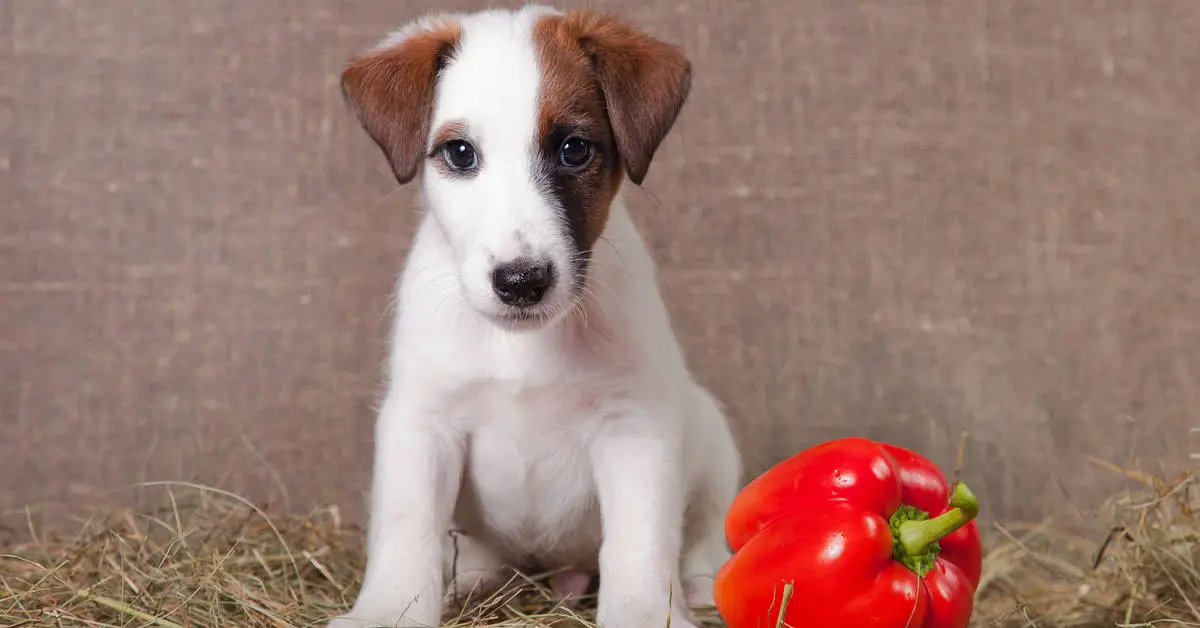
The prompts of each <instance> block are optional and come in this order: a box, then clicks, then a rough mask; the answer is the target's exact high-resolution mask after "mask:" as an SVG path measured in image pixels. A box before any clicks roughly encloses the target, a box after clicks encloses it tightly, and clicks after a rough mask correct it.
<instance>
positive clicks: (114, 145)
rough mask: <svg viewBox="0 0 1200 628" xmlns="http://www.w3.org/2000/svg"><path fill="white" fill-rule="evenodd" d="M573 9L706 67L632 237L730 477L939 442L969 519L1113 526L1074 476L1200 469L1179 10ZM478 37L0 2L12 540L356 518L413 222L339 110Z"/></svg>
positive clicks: (207, 6)
mask: <svg viewBox="0 0 1200 628" xmlns="http://www.w3.org/2000/svg"><path fill="white" fill-rule="evenodd" d="M499 4H501V5H508V6H514V5H515V3H514V2H501V3H499ZM564 6H569V5H564ZM592 6H593V7H595V8H602V9H608V10H613V11H616V12H618V13H621V14H623V15H624V16H626V17H628V18H630V19H632V20H634V21H636V22H637V23H639V24H640V25H642V26H643V27H644V28H646V29H647V30H648V31H650V32H652V33H654V34H656V35H659V36H661V37H663V38H665V39H669V40H672V41H676V42H679V43H680V44H682V45H683V46H685V48H686V49H687V52H688V54H689V55H690V56H691V58H692V60H693V62H694V64H695V73H696V74H695V83H694V88H693V92H692V98H691V100H690V101H689V103H688V105H687V107H686V108H685V110H684V113H683V115H682V116H681V118H680V121H679V123H678V125H677V126H676V127H675V130H674V131H673V133H672V135H671V136H670V137H669V139H668V140H667V142H666V144H665V145H664V147H663V149H662V150H661V152H660V153H659V156H658V158H657V160H656V161H655V163H654V164H653V166H652V167H651V171H650V176H649V178H648V179H647V181H646V186H645V189H644V190H643V191H637V190H634V191H633V193H632V194H631V199H632V201H633V209H634V212H635V214H636V217H637V220H638V221H639V223H640V224H641V225H642V226H643V228H644V235H645V237H646V239H647V240H648V242H649V243H650V244H651V246H652V247H653V252H654V254H655V255H656V257H657V259H658V261H659V263H660V266H661V269H660V270H661V281H662V284H663V289H664V291H665V294H666V296H667V298H668V301H669V305H670V307H671V310H672V312H673V313H674V315H675V317H676V322H677V328H678V331H679V334H680V335H681V337H682V340H683V342H684V344H685V345H686V348H687V350H688V352H689V356H690V359H691V362H692V364H693V366H694V370H695V372H696V373H697V377H698V378H699V379H701V380H702V381H703V382H705V383H706V384H708V385H710V386H711V387H712V388H713V389H714V390H715V391H716V393H717V394H718V395H719V396H720V397H721V398H722V399H723V400H724V401H725V403H726V404H727V405H728V406H729V409H730V411H731V413H732V414H733V415H734V417H735V418H736V422H737V425H738V428H737V432H738V437H739V440H740V442H741V444H742V447H743V449H744V451H745V455H746V458H747V462H748V465H749V468H748V471H749V473H751V474H754V473H758V472H761V471H762V470H763V469H764V468H765V467H766V466H767V465H768V464H770V463H772V462H774V461H777V460H779V459H780V458H782V457H784V456H787V455H789V454H791V453H794V452H795V451H798V450H799V449H801V448H803V447H806V446H809V445H811V444H814V443H815V442H817V441H820V440H824V439H829V438H833V437H838V436H843V435H851V434H858V435H865V436H871V437H875V438H880V439H887V440H891V441H893V442H896V443H898V444H902V445H907V446H912V447H916V448H918V449H920V450H921V451H922V452H924V453H927V454H929V455H930V456H931V457H933V458H934V459H935V460H936V461H938V462H939V463H942V464H944V465H946V467H947V468H948V469H949V468H950V467H952V466H953V464H954V458H955V453H956V451H957V448H958V443H959V439H960V435H961V433H962V432H963V431H964V430H965V431H968V432H969V438H968V446H967V450H966V451H967V458H966V461H967V466H966V470H965V473H966V476H965V477H967V478H969V479H971V480H972V481H973V483H974V486H975V488H976V489H977V492H978V493H979V495H980V497H981V499H982V500H983V503H984V504H985V505H986V506H987V509H988V512H987V514H988V515H989V516H993V517H1002V518H1005V519H1035V520H1040V519H1042V518H1043V516H1045V515H1047V514H1056V515H1060V516H1064V517H1077V516H1078V515H1079V514H1081V513H1083V514H1084V515H1086V513H1087V511H1088V508H1090V507H1091V506H1093V505H1095V504H1097V503H1098V501H1099V500H1100V499H1102V498H1103V497H1104V496H1106V495H1107V494H1108V492H1109V491H1111V490H1113V489H1115V488H1119V486H1120V481H1119V480H1118V479H1117V478H1116V477H1115V476H1113V475H1112V474H1110V473H1109V472H1106V471H1102V470H1099V469H1097V468H1096V467H1094V466H1090V465H1088V464H1087V463H1086V462H1085V456H1088V455H1093V456H1098V457H1102V458H1107V459H1111V460H1113V461H1115V462H1119V463H1128V464H1133V463H1138V464H1141V465H1143V466H1144V467H1147V468H1148V469H1149V470H1155V469H1157V467H1158V464H1159V460H1163V461H1165V462H1164V464H1165V465H1167V469H1168V470H1172V469H1176V470H1177V469H1178V467H1177V466H1175V467H1172V466H1170V465H1178V464H1180V463H1182V461H1184V460H1185V459H1186V457H1187V453H1188V449H1189V445H1190V444H1195V443H1196V442H1197V441H1200V439H1193V440H1192V442H1191V443H1189V437H1188V429H1189V428H1190V427H1193V426H1200V421H1198V420H1197V419H1196V417H1195V411H1196V408H1197V407H1198V406H1197V398H1196V395H1197V391H1196V385H1197V384H1196V377H1197V375H1198V374H1200V326H1198V325H1200V324H1198V323H1197V319H1196V312H1198V311H1200V283H1198V281H1197V274H1196V273H1197V268H1200V213H1198V209H1200V122H1198V121H1197V117H1196V114H1195V111H1196V109H1195V107H1196V103H1197V102H1200V38H1197V36H1196V34H1197V33H1200V3H1192V2H1171V3H1132V2H1120V1H1117V0H1113V1H1109V2H1099V1H1092V2H1083V1H1074V0H1070V1H1067V0H1064V1H1060V2H1045V1H1040V0H1028V1H1025V2H1014V1H993V0H958V1H955V2H948V1H947V2H935V1H930V2H896V1H873V2H855V3H832V2H808V1H801V2H797V1H792V0H773V1H765V0H763V1H743V0H739V1H738V2H728V1H724V0H710V1H707V2H700V1H697V2H691V3H687V2H674V3H650V2H644V1H641V2H634V1H632V0H628V1H627V0H619V1H613V2H604V3H600V2H594V3H592ZM475 7H476V5H475V4H473V3H468V2H464V1H461V0H454V1H445V0H439V1H438V2H433V1H430V0H423V1H413V2H396V1H394V0H389V1H384V0H368V1H354V2H351V1H349V0H342V1H332V0H328V1H318V0H257V1H255V2H241V1H234V0H189V1H184V0H173V1H172V2H156V1H152V0H88V1H83V0H79V1H77V2H66V1H49V0H0V55H2V56H0V74H2V75H3V76H4V78H3V79H2V80H0V130H2V131H3V137H4V138H5V141H4V145H5V146H4V148H3V149H0V150H3V153H0V159H2V161H0V186H2V187H0V200H2V202H3V203H4V207H3V211H2V212H0V478H4V480H3V481H2V482H0V508H12V507H18V506H20V505H21V504H25V503H28V502H42V501H47V500H49V501H55V500H61V499H66V498H77V497H79V496H82V495H87V494H90V493H92V492H94V491H96V490H100V489H109V488H113V487H119V486H124V485H126V484H129V483H132V482H135V481H137V480H139V479H150V480H157V479H193V480H197V481H201V482H205V483H209V484H217V485H219V486H221V487H224V488H227V489H230V490H234V491H239V492H245V493H247V494H249V495H250V496H252V497H255V498H260V499H268V498H269V499H272V500H276V501H279V500H284V501H285V503H286V505H287V506H290V507H292V508H301V507H305V506H308V505H311V504H323V503H336V504H340V505H341V506H343V508H344V509H345V510H346V512H347V514H348V515H350V516H351V517H354V516H357V515H359V514H361V506H362V503H363V499H362V498H363V492H364V490H365V489H366V486H367V481H368V478H369V475H368V474H369V468H370V461H371V453H372V451H371V442H372V438H371V431H372V421H373V418H374V416H373V408H374V407H375V405H376V403H377V401H378V397H379V393H380V390H379V386H378V384H379V378H380V370H379V367H380V365H381V362H382V360H383V358H384V355H385V349H386V345H385V342H386V333H387V325H388V318H387V317H388V314H389V312H388V305H389V301H390V296H391V290H392V282H393V280H394V277H395V276H396V273H397V272H398V270H399V267H400V264H401V263H402V261H403V258H404V254H405V252H406V247H407V245H408V238H409V236H410V235H411V233H412V229H413V227H414V224H415V218H416V214H415V211H414V199H415V192H416V189H415V187H413V188H410V187H405V188H402V189H399V190H397V187H396V185H395V182H394V180H393V179H391V177H390V175H389V174H388V172H387V170H386V166H385V164H384V161H383V158H382V156H381V155H380V154H379V153H378V150H377V149H376V147H375V146H374V145H373V144H372V143H371V142H370V140H369V138H368V137H367V136H366V135H365V133H363V132H362V131H361V129H360V128H359V127H358V125H357V122H356V121H355V120H354V119H353V116H352V115H351V114H350V113H349V111H348V110H347V108H346V107H345V106H344V105H343V103H342V101H341V98H340V95H339V94H338V92H337V89H336V87H337V76H338V72H339V70H340V68H341V66H342V64H343V62H344V61H345V60H346V59H347V58H348V57H349V56H350V55H351V54H353V53H354V52H357V51H358V50H359V49H361V48H363V47H365V46H367V45H369V44H371V43H373V42H374V41H375V40H376V38H378V37H379V36H381V35H382V34H383V33H384V32H386V31H387V30H389V29H390V28H392V27H393V26H395V25H398V24H399V23H401V22H403V21H405V20H407V19H409V18H411V17H413V16H415V15H417V14H418V13H421V12H423V11H426V10H430V9H444V8H449V9H455V8H460V9H469V8H475ZM1083 518H1086V516H1085V517H1083Z"/></svg>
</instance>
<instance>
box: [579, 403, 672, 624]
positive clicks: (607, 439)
mask: <svg viewBox="0 0 1200 628" xmlns="http://www.w3.org/2000/svg"><path fill="white" fill-rule="evenodd" d="M672 429H673V428H672V427H670V426H668V425H666V424H664V423H663V422H662V421H661V419H659V418H657V417H647V416H636V417H628V418H617V419H612V420H610V422H609V423H607V424H606V425H605V426H604V428H603V429H602V430H601V432H600V434H599V435H598V437H597V439H596V441H595V442H594V443H593V445H592V452H591V453H592V464H593V468H594V470H595V475H596V487H597V491H598V493H599V497H600V511H601V516H602V518H603V522H604V523H603V526H604V541H603V544H602V545H601V548H600V595H599V600H598V603H599V609H598V617H597V619H598V620H599V624H600V627H601V628H660V627H665V626H667V618H668V613H670V618H671V622H670V625H671V626H672V628H690V627H692V626H693V624H692V623H691V621H690V620H691V617H690V611H689V610H688V608H687V605H686V603H685V602H684V595H683V591H682V590H680V585H679V582H680V580H679V574H678V568H679V557H680V549H681V545H682V523H683V510H684V484H683V477H682V465H681V464H679V460H680V455H681V454H682V452H680V451H679V447H680V444H679V442H680V439H679V437H678V436H677V435H676V434H674V433H673V431H672ZM672 588H673V595H674V604H672V603H671V601H670V600H671V595H672Z"/></svg>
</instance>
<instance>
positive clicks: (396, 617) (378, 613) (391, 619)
mask: <svg viewBox="0 0 1200 628" xmlns="http://www.w3.org/2000/svg"><path fill="white" fill-rule="evenodd" d="M424 615H425V616H421V615H420V614H419V613H418V612H414V609H411V608H410V609H403V608H401V609H386V608H379V607H370V608H368V607H363V606H362V605H355V607H354V609H353V610H351V611H350V612H348V613H346V614H345V615H340V616H338V617H335V618H333V620H332V621H330V622H329V624H328V625H327V626H326V628H437V626H438V625H439V624H440V623H441V622H440V621H439V619H440V618H439V617H429V616H428V615H430V613H429V612H428V611H425V612H424Z"/></svg>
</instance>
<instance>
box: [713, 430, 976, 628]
mask: <svg viewBox="0 0 1200 628" xmlns="http://www.w3.org/2000/svg"><path fill="white" fill-rule="evenodd" d="M949 501H950V486H949V485H948V483H947V481H946V478H945V476H944V475H943V474H942V472H941V471H940V470H939V469H938V468H937V467H936V466H934V465H933V463H931V462H930V461H929V460H927V459H926V458H924V457H923V456H920V455H919V454H916V453H914V452H912V451H909V450H906V449H903V448H900V447H896V446H893V445H888V444H885V443H877V442H874V441H871V440H867V439H863V438H846V439H840V440H835V441H831V442H828V443H824V444H821V445H817V446H815V447H812V448H811V449H808V450H805V451H803V452H801V453H799V454H797V455H795V456H793V457H791V458H789V459H787V460H785V461H783V462H781V463H779V464H778V465H776V466H774V467H773V468H771V469H770V470H768V471H767V472H766V473H764V474H763V475H761V476H759V477H758V478H756V479H755V480H754V481H753V482H751V483H750V484H749V485H747V486H746V487H745V488H744V489H743V490H742V492H741V493H740V494H739V495H738V496H737V498H736V499H735V500H734V502H733V504H732V506H731V508H730V510H729V513H728V515H727V516H726V522H725V523H726V526H725V533H726V539H727V541H728V542H729V545H730V548H731V549H732V550H733V552H734V555H733V557H732V558H730V560H729V561H728V562H727V563H726V564H725V565H724V567H722V569H721V570H720V572H719V573H718V574H717V578H716V581H715V583H714V587H713V594H714V597H715V598H716V604H717V610H718V611H719V612H720V614H721V617H722V619H724V620H725V622H726V624H727V625H728V626H729V628H775V626H776V625H777V621H778V616H779V607H780V604H781V601H782V597H783V591H784V586H785V585H786V584H788V583H789V582H790V583H792V586H793V591H792V595H791V598H790V600H789V602H788V606H787V613H786V622H787V623H786V625H788V626H792V627H795V628H802V627H808V626H814V627H815V626H819V627H822V628H832V627H840V626H845V627H846V628H966V626H967V624H968V622H969V620H970V617H971V612H972V610H973V598H974V593H975V589H976V587H978V585H979V577H980V572H981V570H982V563H983V552H982V546H981V543H980V538H979V530H978V527H977V526H976V524H975V522H974V521H971V522H969V523H968V524H967V525H965V526H963V527H962V528H959V529H958V530H957V531H955V532H953V533H951V534H949V535H947V536H946V537H944V538H942V539H941V540H940V541H938V545H939V546H940V548H941V552H940V554H938V556H937V558H936V560H935V561H934V564H933V567H932V568H931V569H930V570H929V571H928V573H926V574H925V577H924V578H921V577H920V576H918V575H917V573H916V572H915V571H913V570H912V569H909V568H908V567H907V566H905V565H904V564H903V563H902V562H900V561H899V560H897V559H896V558H895V557H894V556H893V535H892V530H891V527H890V519H891V517H892V515H893V514H894V513H896V511H897V510H899V509H900V506H901V505H902V504H906V505H909V506H912V507H915V508H917V509H920V510H922V511H925V512H928V513H929V515H930V517H935V516H937V515H940V514H942V513H943V512H945V511H947V510H948V509H949Z"/></svg>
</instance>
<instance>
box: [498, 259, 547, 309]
mask: <svg viewBox="0 0 1200 628" xmlns="http://www.w3.org/2000/svg"><path fill="white" fill-rule="evenodd" d="M552 285H554V268H553V267H551V266H550V264H549V263H546V262H535V261H533V260H527V259H520V260H517V261H515V262H510V263H508V264H501V265H499V266H497V267H496V268H495V270H493V271H492V290H494V291H495V292H496V296H497V297H499V298H500V301H501V302H503V303H504V304H506V305H512V306H515V307H530V306H534V305H537V304H538V303H539V302H541V300H542V297H544V296H546V292H547V291H548V290H550V286H552Z"/></svg>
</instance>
